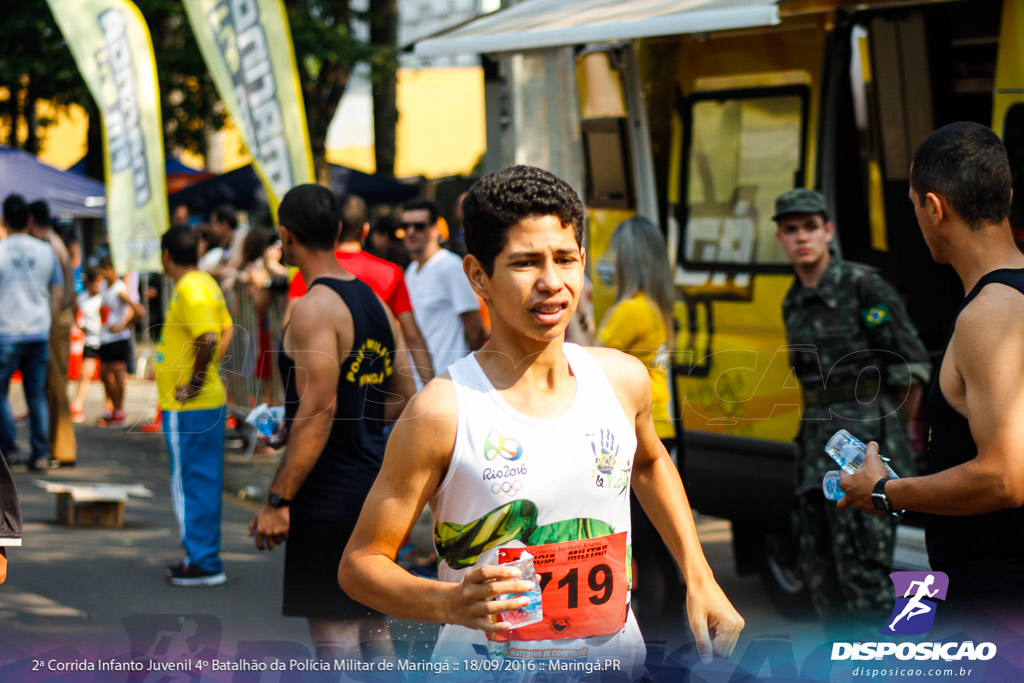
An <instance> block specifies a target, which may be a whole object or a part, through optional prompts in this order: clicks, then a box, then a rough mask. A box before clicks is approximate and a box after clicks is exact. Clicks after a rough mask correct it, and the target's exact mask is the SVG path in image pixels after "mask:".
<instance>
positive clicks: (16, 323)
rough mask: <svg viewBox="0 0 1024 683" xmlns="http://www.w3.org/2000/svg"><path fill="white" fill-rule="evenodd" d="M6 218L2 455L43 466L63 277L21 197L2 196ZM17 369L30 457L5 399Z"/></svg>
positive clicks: (0, 261)
mask: <svg viewBox="0 0 1024 683" xmlns="http://www.w3.org/2000/svg"><path fill="white" fill-rule="evenodd" d="M3 221H4V225H5V226H6V227H7V230H8V236H7V239H5V240H3V241H2V242H0V453H3V456H4V458H6V460H7V463H8V464H22V463H24V464H27V465H28V466H29V468H30V469H39V468H45V467H48V466H49V461H50V439H49V410H48V409H47V404H46V391H45V384H46V368H47V365H48V364H49V359H50V350H49V343H50V322H51V321H52V320H53V318H54V317H55V316H56V314H57V313H58V312H59V310H60V305H61V297H62V296H63V293H64V291H63V290H64V287H63V284H64V276H63V273H62V272H61V267H60V263H59V262H58V261H57V256H56V254H54V251H53V249H52V248H51V247H50V245H49V244H46V243H44V242H41V241H40V240H37V239H36V238H34V237H32V236H30V235H29V234H28V223H29V207H28V204H26V203H25V200H24V199H23V198H22V197H21V196H19V195H16V194H11V195H8V196H7V198H6V199H5V200H4V204H3ZM15 370H20V371H21V379H22V385H23V387H24V390H25V400H26V402H27V403H28V410H29V425H30V433H31V443H32V456H31V458H30V459H23V458H21V457H20V455H19V450H18V446H17V444H16V442H15V436H16V434H15V429H14V416H13V415H12V414H11V405H10V403H9V402H8V400H7V391H8V389H9V388H10V383H11V376H12V375H13V374H14V372H15Z"/></svg>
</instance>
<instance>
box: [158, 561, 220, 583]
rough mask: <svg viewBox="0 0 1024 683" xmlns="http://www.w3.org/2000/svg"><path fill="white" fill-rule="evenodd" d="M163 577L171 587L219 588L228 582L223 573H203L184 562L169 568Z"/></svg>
mask: <svg viewBox="0 0 1024 683" xmlns="http://www.w3.org/2000/svg"><path fill="white" fill-rule="evenodd" d="M164 576H165V577H166V578H167V582H168V583H170V584H171V585H172V586H219V585H221V584H222V583H225V582H227V580H228V577H227V576H225V575H224V572H204V571H201V570H199V569H196V568H195V567H190V566H188V565H187V564H185V563H184V562H179V563H178V564H172V565H171V566H169V567H168V568H167V571H166V572H164Z"/></svg>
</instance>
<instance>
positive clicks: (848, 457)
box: [821, 429, 899, 500]
mask: <svg viewBox="0 0 1024 683" xmlns="http://www.w3.org/2000/svg"><path fill="white" fill-rule="evenodd" d="M867 448H868V447H867V446H865V445H864V442H863V441H861V440H860V439H858V438H857V437H855V436H854V435H853V434H851V433H850V432H848V431H846V430H845V429H840V430H839V431H838V432H836V433H835V434H833V435H832V438H831V439H829V440H828V443H827V444H825V452H826V453H828V454H829V456H830V457H831V458H832V459H833V460H835V461H836V464H837V465H839V466H840V467H842V468H843V471H844V472H846V473H847V474H853V473H854V472H856V471H857V470H858V469H860V466H861V465H863V464H864V456H865V455H866V454H867ZM879 457H881V458H882V464H883V465H885V469H886V471H887V472H888V473H889V476H890V477H892V478H893V479H899V475H898V474H896V473H895V472H893V471H892V468H891V467H889V459H888V458H886V457H884V456H881V455H880V456H879ZM821 490H822V492H823V493H824V494H825V497H826V498H828V499H829V500H839V499H840V498H842V497H843V496H845V495H846V494H845V493H843V490H842V489H841V488H839V471H838V470H833V471H832V472H826V473H825V477H824V478H823V479H822V480H821Z"/></svg>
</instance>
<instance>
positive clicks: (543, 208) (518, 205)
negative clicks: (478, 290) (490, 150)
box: [462, 166, 584, 275]
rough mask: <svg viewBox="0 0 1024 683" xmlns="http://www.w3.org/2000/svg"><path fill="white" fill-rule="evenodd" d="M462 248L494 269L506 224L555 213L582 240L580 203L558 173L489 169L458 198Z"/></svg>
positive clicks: (580, 242)
mask: <svg viewBox="0 0 1024 683" xmlns="http://www.w3.org/2000/svg"><path fill="white" fill-rule="evenodd" d="M462 211H463V216H464V222H465V225H464V227H465V232H466V251H467V252H468V253H470V254H472V255H473V256H475V257H476V259H477V260H478V261H479V262H480V265H482V266H483V268H484V271H485V272H486V273H487V274H488V275H493V274H494V259H495V258H496V257H497V255H498V254H499V253H501V250H502V249H504V248H505V243H506V236H507V235H508V231H509V229H510V228H511V227H512V226H514V225H515V224H517V223H519V222H520V221H521V220H523V219H525V218H530V217H531V216H557V217H558V220H560V221H561V222H562V225H563V226H565V227H570V226H571V227H572V229H573V234H574V235H575V237H576V244H578V245H580V246H582V245H583V220H584V217H583V202H582V201H580V198H579V196H578V195H577V194H576V192H575V191H574V190H573V189H572V187H570V186H569V183H567V182H565V181H564V180H562V179H561V178H558V177H557V176H555V175H553V174H552V173H549V172H548V171H545V170H543V169H540V168H536V167H533V166H512V167H510V168H506V169H502V170H500V171H496V172H494V173H489V174H488V175H485V176H484V177H483V178H481V179H480V180H478V181H477V182H476V183H475V184H474V185H473V187H471V188H470V189H469V194H467V195H466V199H465V200H464V201H463V203H462Z"/></svg>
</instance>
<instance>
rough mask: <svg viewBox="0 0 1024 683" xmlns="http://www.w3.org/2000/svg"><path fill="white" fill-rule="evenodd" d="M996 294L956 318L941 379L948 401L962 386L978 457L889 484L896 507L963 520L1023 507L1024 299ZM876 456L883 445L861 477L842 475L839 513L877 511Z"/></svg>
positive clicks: (879, 474)
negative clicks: (873, 492) (850, 508)
mask: <svg viewBox="0 0 1024 683" xmlns="http://www.w3.org/2000/svg"><path fill="white" fill-rule="evenodd" d="M990 289H993V288H992V287H989V288H986V289H985V290H983V291H982V294H981V295H979V296H978V298H977V299H975V300H974V301H973V302H972V303H971V304H970V306H969V307H968V308H967V309H965V310H964V312H963V313H962V314H961V315H960V318H959V319H958V320H957V327H956V332H955V333H954V334H953V338H952V340H951V344H950V348H951V351H952V357H951V360H952V364H953V365H952V368H949V369H948V371H952V372H951V373H950V374H948V375H946V376H944V377H941V378H940V379H941V380H942V383H941V386H942V387H943V391H944V393H946V396H947V398H950V397H951V396H953V394H951V393H949V392H950V389H951V388H955V387H957V386H961V382H962V389H963V392H964V393H963V399H964V406H965V408H966V411H965V412H966V417H967V420H968V422H969V424H970V428H971V436H972V437H973V439H974V443H975V444H976V445H977V447H978V455H977V456H976V457H975V458H973V459H971V460H968V461H967V462H965V463H963V464H961V465H957V466H956V467H951V468H949V469H947V470H943V471H942V472H938V473H936V474H932V475H928V476H925V477H907V478H903V479H898V480H895V481H891V482H889V483H888V484H886V486H885V493H886V495H887V496H888V498H889V500H890V502H891V504H892V506H893V507H894V508H895V509H901V510H917V511H919V512H930V513H934V514H941V515H952V516H962V515H977V514H982V513H986V512H992V511H995V510H1000V509H1003V508H1010V507H1020V506H1021V505H1022V504H1024V451H1022V450H1021V448H1020V444H1021V443H1024V298H1021V296H1020V294H1018V293H1016V292H1013V291H1011V290H1008V288H1004V289H1006V291H999V289H1000V288H995V289H996V291H992V292H990V291H989V290H990ZM1014 297H1016V299H1014ZM948 360H949V359H948ZM958 378H962V379H958ZM957 402H958V401H956V399H954V403H957ZM877 452H878V448H877V446H870V447H869V454H872V457H870V458H869V459H868V460H867V461H865V465H864V466H863V467H862V468H861V470H863V471H858V472H857V473H856V474H854V475H844V476H842V487H843V490H844V491H846V492H847V498H849V499H850V500H849V502H848V503H847V504H846V505H842V506H841V507H843V508H845V507H847V506H849V505H851V504H852V505H854V506H855V507H856V508H857V509H859V510H862V511H864V512H872V513H874V512H876V511H875V509H874V506H873V505H872V503H871V489H872V488H873V487H874V485H875V482H877V481H878V480H879V479H881V478H882V477H884V476H885V473H884V470H883V469H882V467H881V463H880V461H879V460H878V458H877V457H873V454H875V453H877ZM844 500H845V499H844ZM841 502H842V501H841Z"/></svg>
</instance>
